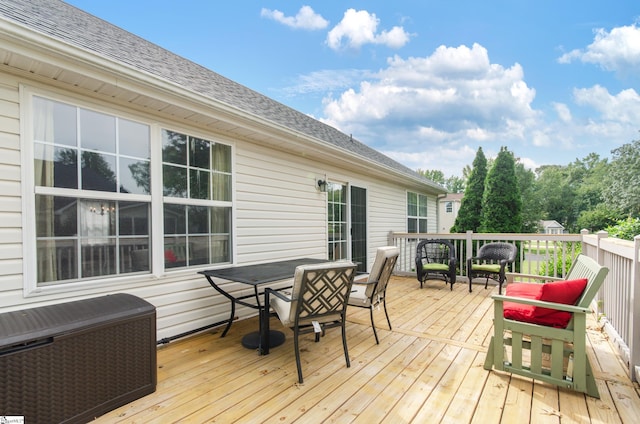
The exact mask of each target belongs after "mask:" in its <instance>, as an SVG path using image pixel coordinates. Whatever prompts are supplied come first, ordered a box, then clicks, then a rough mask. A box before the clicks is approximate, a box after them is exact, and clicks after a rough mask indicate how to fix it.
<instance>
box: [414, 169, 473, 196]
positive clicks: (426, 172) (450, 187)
mask: <svg viewBox="0 0 640 424" xmlns="http://www.w3.org/2000/svg"><path fill="white" fill-rule="evenodd" d="M417 172H418V174H420V175H422V176H423V177H425V178H427V179H429V180H431V181H433V182H434V183H437V184H440V185H441V186H443V187H444V188H446V189H447V191H448V192H449V193H462V192H463V191H464V187H465V184H464V180H463V179H462V178H460V177H457V176H455V175H452V176H450V177H448V178H447V177H445V176H444V173H443V172H442V171H440V170H438V169H418V171H417Z"/></svg>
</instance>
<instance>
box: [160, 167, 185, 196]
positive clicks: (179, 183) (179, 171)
mask: <svg viewBox="0 0 640 424" xmlns="http://www.w3.org/2000/svg"><path fill="white" fill-rule="evenodd" d="M162 185H163V193H164V195H165V196H170V197H185V198H186V197H187V169H186V168H178V167H177V166H170V165H164V166H163V167H162Z"/></svg>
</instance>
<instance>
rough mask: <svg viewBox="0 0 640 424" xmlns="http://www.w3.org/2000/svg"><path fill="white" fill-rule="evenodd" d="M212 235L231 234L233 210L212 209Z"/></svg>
mask: <svg viewBox="0 0 640 424" xmlns="http://www.w3.org/2000/svg"><path fill="white" fill-rule="evenodd" d="M211 233H212V234H230V233H231V208H211Z"/></svg>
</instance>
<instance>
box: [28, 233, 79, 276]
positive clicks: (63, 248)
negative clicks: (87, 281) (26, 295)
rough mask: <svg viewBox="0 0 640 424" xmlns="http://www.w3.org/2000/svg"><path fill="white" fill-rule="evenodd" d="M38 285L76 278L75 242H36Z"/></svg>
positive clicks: (76, 252)
mask: <svg viewBox="0 0 640 424" xmlns="http://www.w3.org/2000/svg"><path fill="white" fill-rule="evenodd" d="M36 246H37V247H36V248H37V257H38V261H37V268H38V270H37V274H38V276H37V281H38V283H45V282H52V281H63V280H74V279H77V278H78V250H77V245H76V242H75V240H38V242H37V245H36Z"/></svg>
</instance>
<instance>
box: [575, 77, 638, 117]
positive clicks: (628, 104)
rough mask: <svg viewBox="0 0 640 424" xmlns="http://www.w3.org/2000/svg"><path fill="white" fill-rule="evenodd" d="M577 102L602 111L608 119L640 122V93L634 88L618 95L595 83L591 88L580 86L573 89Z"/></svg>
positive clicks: (601, 113) (601, 114)
mask: <svg viewBox="0 0 640 424" xmlns="http://www.w3.org/2000/svg"><path fill="white" fill-rule="evenodd" d="M573 96H574V98H575V100H576V103H577V104H578V105H581V106H589V107H591V108H593V109H595V110H597V111H599V112H600V116H601V117H602V118H603V119H605V120H607V121H615V122H619V123H628V124H633V125H636V126H637V125H638V122H640V95H638V93H637V92H636V91H635V90H634V89H632V88H629V89H626V90H622V91H621V92H620V93H618V94H617V95H611V94H610V93H609V91H608V90H607V89H606V88H604V87H602V86H600V85H595V86H593V87H591V88H580V89H575V90H574V91H573Z"/></svg>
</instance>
